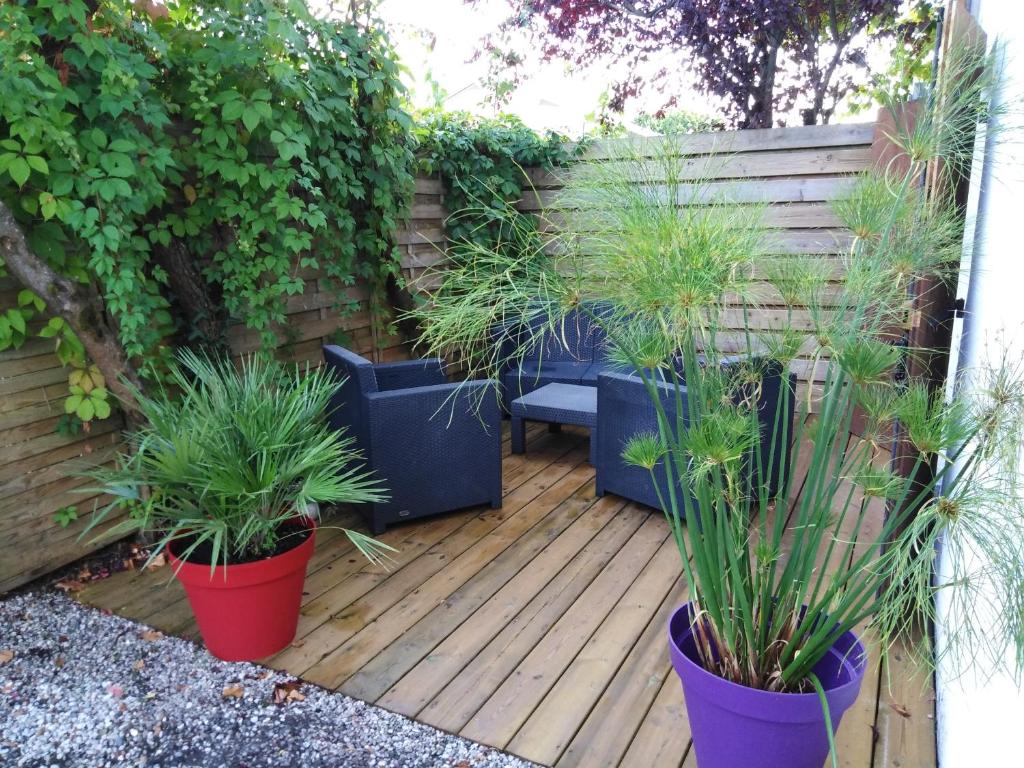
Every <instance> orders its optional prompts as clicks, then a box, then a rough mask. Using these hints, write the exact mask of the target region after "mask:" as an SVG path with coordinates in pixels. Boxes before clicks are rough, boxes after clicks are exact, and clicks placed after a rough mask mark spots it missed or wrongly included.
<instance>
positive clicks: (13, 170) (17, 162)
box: [7, 157, 32, 187]
mask: <svg viewBox="0 0 1024 768" xmlns="http://www.w3.org/2000/svg"><path fill="white" fill-rule="evenodd" d="M7 173H9V174H10V176H11V178H12V179H13V180H14V183H15V184H17V185H18V186H19V187H23V186H25V182H26V181H28V177H29V176H30V175H31V174H32V169H31V168H29V167H28V161H27V160H25V158H24V157H16V158H14V159H13V160H11V164H10V165H8V166H7Z"/></svg>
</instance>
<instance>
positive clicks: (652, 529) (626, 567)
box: [460, 515, 669, 748]
mask: <svg viewBox="0 0 1024 768" xmlns="http://www.w3.org/2000/svg"><path fill="white" fill-rule="evenodd" d="M668 535H669V532H668V525H667V524H666V523H665V521H664V520H663V519H661V518H659V517H657V516H654V515H651V516H650V517H648V519H647V520H646V521H645V522H644V524H643V525H642V526H641V527H640V528H639V530H638V531H637V532H636V534H634V535H633V537H632V538H631V539H630V540H629V542H628V543H627V544H626V546H624V547H623V548H622V550H621V551H620V552H619V553H618V554H617V555H616V556H615V557H614V558H613V559H612V561H611V562H610V563H609V564H608V566H607V567H606V568H605V569H604V570H603V571H602V572H601V574H600V575H598V577H597V578H596V579H594V581H593V583H591V585H590V586H589V587H588V588H587V589H586V590H585V591H584V592H583V594H582V595H580V597H579V599H578V600H577V601H576V602H575V603H573V606H572V608H570V609H569V610H568V611H567V612H566V613H565V615H564V616H562V618H561V619H559V621H558V623H557V624H555V626H554V627H552V629H551V631H550V632H548V634H547V635H545V636H544V639H543V640H541V641H540V643H538V644H537V647H536V648H534V649H533V651H532V652H531V653H530V654H529V655H528V656H527V657H526V659H524V660H523V662H522V663H521V664H520V665H519V666H518V667H517V668H516V670H515V671H514V672H513V673H512V674H511V675H510V676H509V677H508V678H507V679H506V680H505V682H504V683H503V684H502V685H501V686H500V687H499V688H498V690H497V691H495V693H494V695H492V696H491V697H490V698H489V699H488V700H487V702H486V703H485V704H484V706H483V707H481V709H480V711H479V712H477V713H476V714H475V715H474V716H473V717H472V718H471V719H470V721H469V722H468V723H466V725H465V727H464V728H463V729H462V730H461V731H460V733H461V734H462V735H463V736H465V737H466V738H470V739H475V740H477V741H479V740H480V739H482V738H486V739H487V740H488V741H489V742H490V743H491V744H493V745H495V746H499V747H502V748H504V747H505V746H506V745H507V744H508V743H509V741H510V740H511V739H512V737H513V736H514V735H515V733H516V731H517V730H518V728H519V727H520V726H521V725H522V724H523V723H524V722H525V721H526V719H527V718H528V717H529V716H530V714H531V713H532V712H533V709H534V708H535V707H536V706H537V704H538V703H539V702H540V701H541V699H543V697H544V696H545V695H546V694H547V692H548V690H550V688H551V686H552V685H554V683H555V682H556V681H557V679H558V677H559V676H560V675H561V673H562V671H563V670H564V669H565V668H566V667H567V666H568V664H569V663H570V662H571V661H572V660H573V658H574V657H575V656H576V654H577V653H578V652H579V650H580V649H581V648H582V647H583V645H584V644H585V643H586V642H587V640H588V639H589V638H590V636H591V635H592V634H593V633H594V632H595V631H596V630H597V628H598V627H599V626H600V625H601V622H602V621H604V619H605V617H606V616H607V615H608V614H609V613H610V612H611V609H612V606H614V605H615V603H616V601H617V600H618V599H619V598H620V597H621V596H622V595H623V593H625V591H626V590H627V589H628V588H629V586H630V585H631V584H632V583H633V581H634V580H635V579H636V577H637V576H638V575H639V574H640V572H641V571H643V569H644V568H645V567H646V565H647V563H648V562H650V560H651V558H652V557H653V556H654V554H655V552H656V551H657V549H658V548H659V547H660V546H661V545H662V543H663V542H664V541H665V540H666V538H667V537H668Z"/></svg>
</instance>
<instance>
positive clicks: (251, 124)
mask: <svg viewBox="0 0 1024 768" xmlns="http://www.w3.org/2000/svg"><path fill="white" fill-rule="evenodd" d="M232 103H234V102H232ZM242 124H243V125H244V126H245V130H247V131H249V133H252V132H253V131H254V130H256V126H257V125H259V124H260V113H259V112H257V111H256V109H255V108H253V107H247V108H246V109H245V111H244V112H242Z"/></svg>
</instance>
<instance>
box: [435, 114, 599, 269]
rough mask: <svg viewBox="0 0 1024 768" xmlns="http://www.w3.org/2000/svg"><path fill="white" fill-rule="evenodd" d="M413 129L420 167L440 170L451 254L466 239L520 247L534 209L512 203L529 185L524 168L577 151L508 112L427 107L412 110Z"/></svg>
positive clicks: (553, 163) (548, 165) (557, 161)
mask: <svg viewBox="0 0 1024 768" xmlns="http://www.w3.org/2000/svg"><path fill="white" fill-rule="evenodd" d="M415 136H416V139H417V141H418V157H419V162H420V169H421V170H422V171H423V172H425V173H428V174H434V173H437V174H440V176H441V179H442V181H443V183H444V188H445V205H446V207H447V208H448V210H450V211H456V212H457V213H456V214H455V215H453V216H451V217H450V218H449V219H448V221H447V229H448V237H449V239H450V240H451V241H452V242H453V243H455V245H456V247H455V249H454V251H455V253H454V255H455V256H456V257H458V255H459V252H460V246H462V245H464V244H468V243H474V244H477V245H482V246H486V247H497V246H498V245H499V244H502V245H503V247H508V248H510V249H515V248H521V247H523V246H524V240H523V238H529V237H531V236H533V235H532V233H533V232H535V231H536V222H535V219H534V217H532V216H523V215H522V214H519V213H518V212H516V211H515V209H514V203H516V202H517V201H519V200H520V199H521V198H522V197H523V193H524V191H525V190H526V189H527V188H528V187H529V186H530V182H529V178H528V177H527V175H526V171H525V169H527V168H541V169H547V170H550V169H553V168H556V167H559V166H563V165H565V164H566V163H567V162H568V161H569V160H570V159H571V158H572V157H573V156H574V152H578V151H579V148H578V147H577V149H576V150H571V149H570V148H569V147H568V145H567V139H566V138H565V137H564V136H562V135H560V134H557V133H554V132H553V131H547V132H546V133H545V134H544V135H543V136H542V135H539V134H538V133H537V132H536V131H534V130H533V129H531V128H529V127H528V126H527V125H526V124H524V123H523V122H522V121H521V120H520V119H519V118H518V117H515V116H513V115H502V116H501V117H499V118H484V117H479V116H476V115H471V114H469V113H466V112H444V111H441V110H428V111H426V112H423V113H422V114H420V115H418V116H417V120H416V127H415Z"/></svg>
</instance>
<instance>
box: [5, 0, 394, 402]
mask: <svg viewBox="0 0 1024 768" xmlns="http://www.w3.org/2000/svg"><path fill="white" fill-rule="evenodd" d="M169 8H170V15H169V17H168V18H166V19H158V20H155V21H154V20H152V19H150V17H149V16H148V15H147V14H145V13H142V12H139V11H136V10H135V9H134V8H133V6H132V4H131V3H130V2H128V0H101V2H99V3H98V4H95V5H94V4H92V3H87V2H85V0H67V2H64V1H63V0H62V1H61V2H52V1H51V2H38V3H35V2H28V0H16V1H15V2H10V3H5V4H3V5H0V28H2V29H4V34H2V35H0V93H3V99H2V100H0V200H2V201H3V202H4V203H5V204H7V205H8V206H9V207H10V208H11V209H12V210H13V211H14V212H15V215H16V216H17V217H18V220H19V224H20V225H21V226H22V228H23V229H24V230H25V232H26V234H27V237H28V241H29V244H30V246H31V247H32V248H33V250H34V251H35V252H36V253H37V254H39V255H40V256H41V257H43V258H44V259H45V260H46V261H47V262H48V263H49V264H50V265H51V266H52V267H54V268H55V269H56V270H58V271H59V272H60V273H61V274H62V275H66V276H69V277H71V278H72V279H74V280H76V281H79V282H81V283H90V284H92V285H95V286H96V287H97V288H98V289H99V292H100V294H101V296H102V299H103V303H104V307H105V311H106V312H107V313H108V314H109V315H110V316H112V318H113V319H114V320H115V322H116V326H117V328H118V331H119V334H120V340H121V342H122V344H123V346H124V348H125V350H126V352H127V354H128V356H129V358H130V359H132V360H133V361H135V362H136V364H138V363H139V362H140V361H142V360H143V359H144V360H145V361H146V368H145V371H146V372H148V373H152V372H153V371H156V370H159V369H160V368H161V366H162V365H165V364H166V363H167V362H168V358H169V355H170V352H169V350H168V347H167V345H165V344H163V343H162V342H163V341H165V340H166V339H167V337H168V336H169V335H170V334H171V333H173V332H174V331H175V330H176V327H175V320H176V318H175V317H174V316H173V315H172V311H171V310H172V308H173V300H174V294H173V291H172V290H171V289H170V287H169V280H168V275H167V274H166V272H165V270H164V267H163V266H162V265H161V260H160V258H159V256H160V253H161V251H162V249H168V248H172V247H177V248H182V249H184V251H185V252H186V253H187V255H188V257H189V258H190V259H191V260H192V262H193V263H194V264H195V265H196V267H197V269H198V271H199V272H201V274H202V279H204V280H205V281H206V282H207V283H208V285H209V287H210V290H211V291H212V294H213V295H215V296H216V297H217V298H218V299H219V300H220V301H222V302H223V305H224V306H225V307H226V309H227V311H228V313H229V314H230V316H231V317H232V318H233V319H235V320H237V321H240V322H243V323H244V324H245V325H246V326H247V327H249V328H253V329H256V330H258V331H259V332H260V333H261V336H262V338H263V341H264V343H265V344H266V345H267V346H270V345H272V344H274V343H275V342H276V338H275V335H274V325H275V324H277V323H281V322H282V321H283V320H284V318H285V306H286V301H287V299H288V297H290V296H293V295H295V294H298V293H300V292H302V290H303V288H304V283H305V281H304V278H303V276H302V275H303V272H308V271H310V270H320V271H322V272H323V273H324V274H326V275H327V277H328V282H329V283H331V284H333V286H334V288H335V290H336V296H337V299H338V307H339V308H343V307H345V306H346V305H347V304H348V302H347V299H346V297H345V294H344V292H343V290H342V289H343V287H344V286H347V285H351V284H352V283H353V282H354V281H355V280H357V279H364V280H366V281H368V282H369V283H370V285H371V287H372V288H373V289H375V290H376V291H378V292H380V291H382V290H383V285H384V284H385V282H386V281H387V279H388V278H389V277H391V276H394V275H397V274H398V270H399V262H398V255H397V252H396V251H395V249H394V246H393V240H394V238H393V234H394V232H395V230H396V228H397V224H398V221H399V219H400V218H401V216H402V215H403V213H404V211H405V210H406V209H407V205H408V201H409V200H410V199H411V194H412V178H413V177H412V171H413V157H412V151H411V146H410V140H409V133H408V132H409V128H410V118H409V116H408V115H407V114H406V113H405V112H404V111H403V110H402V107H401V96H402V92H401V86H400V85H399V82H398V67H397V64H396V63H395V60H394V56H393V54H392V51H391V49H390V47H389V44H388V42H387V40H386V38H385V37H384V36H383V33H382V32H381V31H380V28H379V26H377V25H370V26H361V25H355V24H352V23H349V22H341V21H323V20H319V19H316V18H314V17H313V16H312V15H311V14H310V13H309V11H308V9H307V8H306V5H305V3H304V2H300V1H299V0H285V1H284V2H272V1H271V0H251V1H243V0H232V1H231V2H227V3H220V4H214V5H211V4H207V3H194V2H191V0H180V1H179V2H175V3H172V4H171V5H170V7H169ZM93 9H95V10H93ZM2 274H3V272H2V269H0V276H2ZM23 294H27V295H20V296H19V297H18V303H17V306H13V307H9V308H0V350H2V349H5V348H8V347H18V346H20V345H21V344H23V343H24V341H25V339H26V338H28V337H29V336H31V335H32V334H37V335H39V336H42V337H44V338H53V339H55V344H56V349H57V352H58V354H59V355H60V357H61V359H62V361H63V362H65V363H68V364H76V365H78V366H83V365H85V364H86V363H87V362H88V361H86V359H85V354H84V351H83V349H82V346H81V344H80V343H79V342H78V340H77V339H75V337H74V334H72V333H71V331H70V329H69V328H68V326H67V325H66V323H64V321H63V320H62V319H61V318H49V319H47V318H44V317H41V314H42V303H41V302H40V300H39V298H38V297H35V296H33V295H32V294H30V293H28V292H23ZM187 320H188V318H184V321H186V322H187ZM37 321H44V322H42V324H40V323H39V322H37ZM85 394H87V393H80V392H72V394H71V399H70V400H69V403H68V409H69V411H74V412H76V413H77V414H78V415H79V416H80V417H81V418H83V419H84V420H88V418H92V417H101V416H100V414H101V413H105V412H108V411H109V407H105V406H101V405H99V403H100V402H101V401H102V400H103V399H102V398H101V397H96V396H90V397H86V398H83V395H85ZM76 398H77V399H76ZM88 403H92V405H89V404H88ZM87 417H88V418H87Z"/></svg>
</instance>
